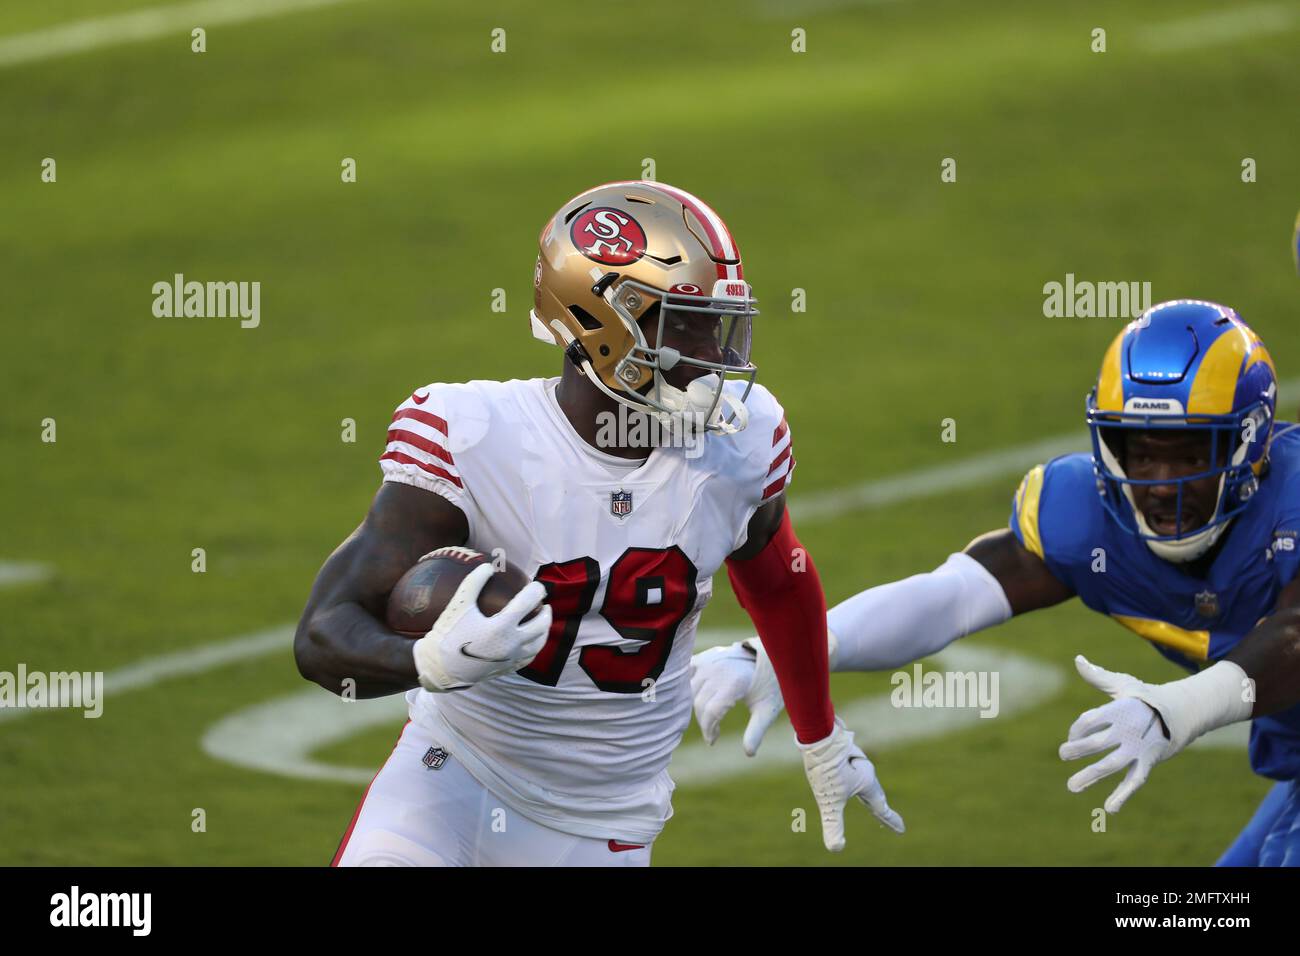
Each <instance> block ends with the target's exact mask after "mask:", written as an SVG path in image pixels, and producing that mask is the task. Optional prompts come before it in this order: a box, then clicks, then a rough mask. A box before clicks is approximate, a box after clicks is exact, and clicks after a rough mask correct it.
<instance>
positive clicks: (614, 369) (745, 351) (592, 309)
mask: <svg viewBox="0 0 1300 956" xmlns="http://www.w3.org/2000/svg"><path fill="white" fill-rule="evenodd" d="M538 244H539V246H540V252H539V254H538V256H537V268H536V271H535V272H534V274H533V290H534V293H533V310H532V312H531V313H530V316H531V319H532V326H533V334H534V335H535V336H536V337H537V338H539V339H541V340H542V341H544V342H549V343H551V344H552V345H560V346H563V348H564V350H565V355H566V356H567V357H568V359H569V361H571V362H572V363H573V364H574V366H576V367H577V368H578V369H579V370H580V371H581V372H582V373H583V374H584V375H586V376H587V378H588V379H589V380H590V381H591V382H592V384H594V385H595V386H596V387H597V388H598V389H600V390H601V391H602V392H604V393H605V394H606V395H608V396H610V397H611V398H613V399H615V400H616V401H618V402H621V403H622V404H624V405H627V406H629V407H631V408H634V409H637V410H639V411H642V412H646V413H648V414H651V415H653V416H655V417H657V418H659V419H660V420H661V421H663V422H665V423H669V422H675V423H682V422H686V423H688V424H693V425H694V426H695V427H697V428H699V427H702V428H703V429H704V430H706V431H716V432H724V433H727V432H736V431H740V430H741V429H742V428H744V427H745V424H746V422H747V421H748V415H747V413H746V411H745V406H744V400H745V397H746V396H748V395H749V390H750V388H751V387H752V386H753V383H754V376H755V375H756V374H757V372H758V369H757V368H756V367H755V366H754V364H753V363H752V362H750V360H749V352H750V342H751V335H752V332H751V322H752V318H753V316H755V315H757V314H758V313H757V310H756V309H755V308H754V304H755V301H756V300H755V299H754V298H753V296H752V294H751V290H750V287H749V284H748V283H747V282H746V281H745V278H744V271H743V269H742V267H741V261H740V250H739V249H738V248H737V247H736V243H735V241H734V240H733V239H732V238H731V233H730V231H728V229H727V227H726V225H725V224H724V223H723V221H722V220H721V218H719V217H718V214H717V213H715V212H714V211H713V210H712V209H710V208H709V207H708V206H707V205H705V204H704V203H703V202H701V201H700V200H699V199H696V198H695V197H694V196H692V195H691V194H690V193H688V192H686V191H685V190H682V189H677V188H674V187H672V186H667V185H664V184H663V183H656V182H644V181H636V180H633V181H630V182H619V183H607V184H606V185H604V186H597V187H595V188H594V189H589V190H587V191H586V192H584V193H582V194H580V195H578V196H575V197H574V198H573V199H570V200H569V201H568V202H567V203H565V204H564V205H563V206H562V207H561V208H560V210H559V211H558V212H557V213H556V214H555V215H554V216H552V217H551V219H550V221H549V222H547V224H546V226H545V228H543V229H542V234H541V238H540V239H539V241H538ZM652 310H657V312H658V331H657V333H656V335H655V338H654V340H653V341H648V340H647V337H646V335H645V334H644V332H643V331H642V328H641V325H640V324H639V320H641V319H643V318H645V316H646V315H647V314H648V313H651V312H652ZM669 315H671V316H672V317H673V320H674V322H682V321H683V320H686V321H691V320H694V321H696V322H698V321H700V320H704V321H708V322H710V323H711V326H710V327H709V331H710V336H709V337H710V339H711V342H710V348H709V350H708V351H709V353H710V354H714V353H715V352H716V354H717V355H719V356H720V357H721V361H710V360H708V359H706V358H700V357H697V356H695V355H685V354H682V352H680V351H679V350H677V349H675V348H671V347H668V346H665V345H664V322H665V318H666V317H668V316H669ZM712 346H716V349H714V348H713V347H712ZM679 365H688V366H693V367H696V368H701V369H705V370H706V371H705V372H704V373H702V374H701V375H700V376H699V377H697V378H695V379H694V380H693V381H691V382H690V383H689V385H687V387H686V388H677V387H675V386H673V385H671V384H669V382H668V381H667V380H666V379H665V378H664V374H663V373H665V372H668V371H670V370H672V369H673V368H675V367H677V366H679ZM728 375H732V376H745V377H746V378H747V379H748V381H747V383H746V385H745V389H744V392H743V394H740V395H739V396H738V397H737V395H736V394H734V391H735V390H729V391H726V392H724V386H725V384H726V381H727V376H728Z"/></svg>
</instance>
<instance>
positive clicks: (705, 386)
mask: <svg viewBox="0 0 1300 956" xmlns="http://www.w3.org/2000/svg"><path fill="white" fill-rule="evenodd" d="M655 380H656V383H657V385H658V387H659V401H660V402H661V403H662V404H663V405H664V407H665V408H667V409H668V411H667V413H663V412H660V413H659V414H660V415H661V416H665V415H666V417H667V419H668V420H667V421H665V422H664V424H672V425H675V426H683V427H684V426H687V425H689V426H690V427H691V428H692V429H693V430H695V431H704V430H707V431H715V432H721V433H722V434H724V435H732V434H735V433H736V432H738V431H743V430H744V429H745V426H746V425H748V424H749V409H748V408H746V407H745V403H744V402H742V401H740V400H739V399H738V398H736V397H735V396H733V395H728V394H727V393H726V392H723V391H720V386H721V382H720V381H719V378H718V374H717V373H716V372H710V373H709V374H708V375H701V376H700V377H699V378H697V379H695V380H694V381H692V382H691V383H690V384H689V385H687V386H686V388H685V389H680V388H676V387H675V386H672V385H669V384H668V382H667V381H666V380H665V379H664V377H663V375H662V374H661V373H660V372H657V371H656V372H655ZM714 396H717V400H716V401H715V399H714ZM650 414H654V412H651V413H650ZM728 419H731V420H730V421H728Z"/></svg>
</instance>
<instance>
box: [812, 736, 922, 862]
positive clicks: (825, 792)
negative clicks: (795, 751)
mask: <svg viewBox="0 0 1300 956" xmlns="http://www.w3.org/2000/svg"><path fill="white" fill-rule="evenodd" d="M796 743H798V742H797V741H796ZM798 746H799V749H800V750H801V751H802V752H803V769H804V773H805V774H807V775H808V784H809V786H811V787H812V792H813V796H814V797H815V798H816V799H817V807H818V809H819V810H820V811H821V818H822V842H823V843H825V844H826V849H828V850H831V851H833V852H838V851H840V850H842V849H844V805H845V804H846V803H848V802H849V798H850V797H857V798H858V799H859V800H861V801H862V802H863V803H865V804H866V805H867V806H868V807H869V808H870V810H871V812H872V813H873V814H874V815H875V817H876V819H877V820H879V821H880V822H881V823H883V824H884V825H885V826H887V827H889V829H891V830H893V831H894V832H895V833H902V832H903V830H904V827H903V818H902V817H900V816H899V815H898V814H897V813H895V812H894V811H893V810H891V809H889V804H888V803H887V802H886V801H885V791H884V790H883V789H882V788H881V786H880V782H879V781H878V780H877V779H876V768H875V767H873V766H872V765H871V761H870V760H868V759H867V755H866V754H864V753H863V752H862V748H860V747H859V746H858V745H857V744H855V743H854V742H853V733H852V731H850V730H848V729H847V728H846V727H845V726H844V721H842V720H840V719H839V718H838V717H836V718H835V729H834V730H832V731H831V733H830V736H829V737H826V738H825V739H824V740H819V741H817V742H816V743H813V744H798Z"/></svg>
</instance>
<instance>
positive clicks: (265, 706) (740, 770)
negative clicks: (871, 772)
mask: <svg viewBox="0 0 1300 956" xmlns="http://www.w3.org/2000/svg"><path fill="white" fill-rule="evenodd" d="M747 633H748V632H744V631H725V632H724V631H712V632H704V631H701V632H700V641H699V642H698V644H697V646H696V649H697V650H703V649H704V648H705V647H714V646H717V645H718V644H729V643H731V642H732V641H734V640H736V639H737V638H738V637H741V636H745V635H747ZM926 670H927V671H929V670H950V671H996V672H997V673H998V675H999V677H998V691H999V694H998V696H999V701H998V703H999V707H1000V709H999V714H998V716H999V717H1001V716H1004V715H1011V714H1016V713H1020V712H1023V711H1026V710H1029V709H1030V708H1032V707H1035V706H1037V705H1039V704H1041V703H1043V702H1045V701H1047V700H1048V699H1050V698H1051V697H1053V696H1054V695H1055V694H1056V693H1057V692H1058V691H1059V690H1060V689H1061V687H1062V686H1063V685H1064V683H1065V671H1064V669H1063V668H1061V667H1056V666H1053V665H1051V664H1047V663H1043V662H1041V661H1037V660H1034V659H1032V658H1030V657H1026V656H1025V655H1023V654H1017V653H1014V652H1011V651H1005V650H1001V649H994V648H987V647H980V646H978V645H972V644H969V643H967V644H966V645H965V646H954V647H949V648H948V649H946V650H944V651H942V652H941V653H940V654H938V655H936V657H934V658H931V659H929V664H928V666H927V667H926ZM839 715H840V716H841V717H842V718H843V719H844V722H845V723H846V724H848V725H849V727H850V728H852V729H853V730H854V731H855V732H856V734H857V740H858V743H859V744H860V745H861V746H862V748H863V749H864V750H866V751H868V752H869V753H872V754H875V753H877V752H879V751H881V750H885V749H888V748H890V747H897V746H900V745H902V744H909V743H913V742H915V741H918V740H924V739H926V738H929V737H938V736H942V735H944V734H948V733H952V732H954V731H957V730H961V729H973V728H974V727H975V725H978V724H980V723H984V722H985V720H984V719H983V718H981V717H980V716H979V709H978V708H977V707H970V708H938V709H929V708H896V707H894V706H893V705H892V704H891V703H890V700H889V693H888V692H886V693H882V694H875V695H873V696H870V697H866V698H859V699H857V700H854V701H853V702H852V703H850V704H848V705H846V706H845V707H843V708H841V709H840V710H839ZM405 719H406V698H405V696H404V695H402V694H396V695H393V696H392V697H384V698H380V699H378V700H366V701H353V702H344V701H342V700H340V699H339V698H337V697H335V696H334V695H333V694H330V693H328V692H326V691H324V690H320V689H316V688H312V689H308V690H305V691H296V692H294V693H292V694H288V695H285V696H283V697H277V698H275V699H274V700H270V701H267V702H265V703H262V704H255V705H254V706H252V707H247V708H245V709H244V710H240V711H237V712H236V713H233V714H230V715H229V716H227V717H224V718H222V719H221V720H220V721H218V722H217V723H215V724H213V725H212V726H211V727H210V728H209V729H208V730H207V732H206V733H205V734H204V735H203V741H202V747H203V751H204V753H206V754H208V755H209V756H211V757H215V758H217V759H218V760H222V761H225V762H226V763H230V764H233V765H235V766H237V767H243V768H245V769H248V770H259V771H263V772H265V773H270V774H275V775H277V776H281V777H294V778H297V779H301V780H329V781H336V782H339V783H349V784H365V783H368V782H369V781H370V779H371V778H372V777H373V776H374V775H375V770H376V768H375V767H369V768H366V767H343V766H338V765H336V764H328V763H323V762H321V761H319V760H316V759H313V757H312V756H311V755H312V754H313V753H314V752H316V751H318V750H320V749H321V748H323V747H327V746H329V745H331V744H335V743H338V742H340V741H343V740H347V739H348V738H350V737H352V736H354V735H356V734H358V733H360V732H361V731H363V730H368V729H370V728H372V727H376V726H381V725H388V726H390V727H392V728H393V730H394V733H396V731H397V729H398V728H399V727H400V725H401V722H402V721H403V720H405ZM993 719H996V718H989V720H993ZM1062 733H1064V730H1063V731H1062ZM1062 739H1064V737H1062ZM800 762H801V757H800V755H799V751H798V749H797V748H796V747H795V745H794V742H793V740H792V739H791V738H790V733H789V727H788V725H786V724H784V723H782V724H778V725H777V726H776V727H774V728H773V729H772V730H771V731H769V732H768V737H767V740H766V741H765V742H764V744H763V746H762V747H761V748H759V751H758V753H757V754H756V755H755V756H754V757H746V756H745V752H744V750H743V749H741V746H740V738H739V735H738V734H731V735H723V736H722V737H721V738H719V740H718V742H717V743H716V744H714V745H713V746H712V747H710V746H709V745H707V744H705V743H704V742H703V741H698V742H695V743H691V744H687V745H686V746H683V747H679V748H678V749H677V750H676V751H675V752H674V753H673V758H672V763H671V765H670V766H669V768H668V769H669V772H670V773H671V774H672V776H673V780H674V781H675V782H676V783H677V785H678V786H698V785H702V784H709V783H715V782H717V781H720V780H726V779H730V778H732V777H737V776H740V775H742V774H747V773H756V772H761V771H765V770H771V769H773V768H779V767H787V766H796V765H798V764H800Z"/></svg>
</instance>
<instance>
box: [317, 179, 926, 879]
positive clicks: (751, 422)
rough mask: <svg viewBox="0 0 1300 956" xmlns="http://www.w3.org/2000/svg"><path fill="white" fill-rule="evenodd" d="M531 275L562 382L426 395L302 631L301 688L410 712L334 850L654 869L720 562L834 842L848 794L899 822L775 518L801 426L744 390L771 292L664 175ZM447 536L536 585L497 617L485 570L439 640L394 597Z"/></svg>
mask: <svg viewBox="0 0 1300 956" xmlns="http://www.w3.org/2000/svg"><path fill="white" fill-rule="evenodd" d="M534 287H535V303H534V305H535V307H534V309H533V311H532V313H531V318H532V326H533V333H534V335H535V336H537V337H538V338H540V339H542V340H543V341H546V342H548V343H551V344H554V345H558V346H560V347H561V348H562V349H563V350H564V362H563V372H562V375H560V376H559V377H557V378H552V379H532V380H528V381H519V380H515V381H509V382H493V381H471V382H467V383H464V384H455V385H449V384H432V385H428V386H424V387H421V388H418V389H416V391H415V392H414V393H413V394H412V395H411V396H410V398H408V399H407V400H406V401H404V402H403V403H402V404H401V405H400V406H399V407H398V409H397V412H396V414H394V416H393V420H392V423H391V426H390V430H389V432H388V446H387V449H386V450H385V452H384V454H383V456H382V458H381V460H380V466H381V468H382V470H383V475H384V482H383V484H382V486H381V488H380V490H379V493H378V494H377V495H376V497H375V499H374V502H373V504H372V506H371V509H370V513H369V514H368V515H367V517H366V519H365V520H364V521H363V522H362V524H361V526H360V527H359V528H358V529H357V530H356V531H355V532H354V533H353V534H352V535H351V536H350V537H349V538H348V539H347V540H346V541H344V542H343V544H342V545H341V546H340V547H339V548H338V549H337V550H336V551H335V552H334V553H333V554H332V555H331V556H330V558H329V559H328V560H327V561H326V563H325V566H324V567H323V568H322V569H321V571H320V574H319V575H318V577H317V579H316V583H315V585H314V587H313V588H312V592H311V596H310V598H309V600H308V603H307V608H306V610H305V611H304V613H303V616H302V620H301V623H300V624H299V628H298V633H297V637H296V641H295V654H296V657H297V661H298V666H299V669H300V670H301V672H302V673H303V675H304V676H305V677H307V678H308V679H310V680H313V681H315V682H316V683H319V684H320V685H322V686H323V687H325V688H327V689H329V690H331V691H333V692H334V693H341V692H342V691H343V690H344V689H345V688H352V689H354V692H355V693H356V695H357V696H360V697H376V696H381V695H385V694H393V693H399V692H405V693H406V697H407V701H408V702H409V705H410V721H409V722H408V723H407V725H406V727H405V728H404V729H403V731H402V733H401V736H400V737H399V740H398V743H397V746H396V748H395V750H394V752H393V754H392V756H391V757H390V758H389V759H388V761H387V762H386V763H385V764H384V766H383V767H382V768H381V769H380V770H379V773H378V774H377V776H376V777H375V779H374V781H373V782H372V783H371V785H370V787H369V788H368V790H367V792H366V795H365V796H364V797H363V798H362V802H361V805H360V806H359V807H358V809H357V813H356V815H355V816H354V817H353V820H352V824H351V825H350V826H349V828H348V831H347V834H346V835H345V836H344V839H343V841H342V843H341V844H340V846H339V850H338V852H337V853H336V855H335V858H334V863H335V864H336V865H343V866H351V865H435V866H441V865H479V864H481V865H516V864H522V865H556V864H563V865H583V866H596V865H600V866H604V865H646V864H648V863H649V860H650V847H651V844H652V843H653V841H654V839H655V837H656V836H657V835H658V834H659V832H660V830H661V829H662V828H663V826H664V823H665V822H666V821H667V819H668V817H669V816H670V815H671V813H672V808H671V802H670V798H671V794H672V789H673V782H672V780H671V778H670V777H669V775H668V771H667V767H668V762H669V758H670V757H671V755H672V751H673V749H674V747H676V745H677V744H678V742H679V741H680V740H681V737H682V734H683V733H684V731H685V730H686V726H687V724H688V723H689V719H690V713H691V693H690V677H689V662H690V656H691V651H692V645H693V643H694V637H695V629H696V624H697V622H698V620H699V617H700V613H701V612H702V611H703V609H704V606H705V605H706V604H707V603H708V601H709V598H710V596H711V593H712V578H713V575H714V573H715V572H716V571H718V570H719V569H720V568H721V567H722V566H723V565H724V564H725V565H726V566H727V570H728V574H729V576H730V578H731V581H732V584H733V587H734V589H735V591H736V593H737V595H738V596H739V597H740V600H741V603H742V604H743V605H744V606H745V608H746V610H747V611H748V613H749V615H750V617H751V619H752V620H753V621H754V624H755V627H756V628H757V630H758V632H759V633H760V634H761V635H762V636H763V639H764V642H765V645H766V647H767V650H768V653H769V655H770V656H771V659H772V661H773V664H774V666H775V671H776V674H777V676H778V679H779V681H780V686H781V690H782V692H783V694H784V699H785V701H786V706H787V709H788V711H789V713H790V715H791V723H792V724H793V726H794V728H795V731H796V738H797V741H798V744H799V747H800V749H801V751H802V754H803V760H804V765H805V770H806V773H807V776H808V779H809V782H810V784H811V786H812V789H813V792H814V796H815V798H816V800H817V803H818V808H819V811H820V815H821V819H822V830H823V839H824V841H825V844H826V846H827V847H828V848H829V849H833V850H837V849H840V848H841V847H842V846H843V844H844V824H843V809H844V805H845V804H846V803H847V802H848V801H849V800H850V799H851V798H853V797H855V796H856V797H858V798H859V799H861V800H862V801H863V803H865V804H866V805H867V806H868V807H869V808H870V809H871V811H872V812H873V813H874V814H875V815H876V817H877V818H878V819H880V820H881V822H883V823H885V824H886V825H887V826H889V827H891V828H892V829H894V830H896V831H898V832H902V829H903V825H902V820H901V819H900V818H899V817H898V815H897V814H896V813H894V812H893V811H892V810H891V809H890V808H889V806H888V804H887V803H886V800H885V795H884V793H883V791H882V790H881V787H880V784H879V783H878V782H877V780H876V777H875V772H874V769H873V768H872V765H871V763H870V761H868V760H867V758H866V757H865V755H864V754H863V753H862V751H861V750H860V749H859V748H858V747H857V746H856V745H855V744H854V743H853V735H852V734H851V733H850V732H849V731H848V730H847V729H845V727H844V725H843V724H842V723H841V722H839V721H838V720H837V719H836V718H835V716H834V712H833V709H832V706H831V702H830V696H829V679H828V671H829V668H828V663H827V638H826V607H825V598H824V596H823V594H822V589H821V583H820V580H819V579H818V576H817V572H816V569H815V567H814V565H813V564H812V562H811V560H810V559H808V558H807V556H806V553H805V552H804V551H803V549H802V548H801V546H800V545H799V542H798V539H797V538H796V537H795V535H794V531H793V528H792V527H791V524H790V519H789V516H788V515H787V514H786V511H785V496H784V491H785V488H786V486H787V485H788V484H789V481H790V476H791V473H792V471H793V469H794V456H793V454H792V446H791V438H790V431H789V428H788V427H787V425H786V422H785V418H784V415H783V412H782V409H781V406H780V405H779V404H778V403H777V401H776V399H775V398H774V397H773V396H772V394H771V393H770V392H768V391H767V390H766V389H765V388H763V387H762V386H759V385H755V384H754V376H755V371H756V370H755V366H754V365H753V363H751V362H750V360H749V351H750V329H751V321H752V316H753V315H754V314H755V309H754V302H755V300H754V299H753V297H752V295H751V291H750V287H749V285H748V283H747V282H746V281H745V279H744V274H743V271H742V267H741V260H740V253H739V251H738V250H737V248H736V246H735V243H734V241H733V240H732V238H731V234H730V233H729V231H728V230H727V227H726V226H725V225H724V224H723V222H722V220H721V219H720V218H719V217H718V215H717V214H716V213H715V212H714V211H713V210H712V209H710V208H709V207H708V206H706V205H705V204H704V203H703V202H701V201H700V200H699V199H697V198H695V197H694V196H692V195H691V194H689V193H687V192H684V191H683V190H680V189H676V188H673V187H671V186H666V185H663V184H659V183H653V182H621V183H611V184H608V185H605V186H600V187H597V188H595V189H591V190H588V191H587V192H584V193H582V194H581V195H579V196H577V197H575V198H574V199H572V200H570V201H569V202H567V203H565V204H564V206H563V207H562V208H561V209H560V210H559V211H558V212H557V213H556V214H555V215H554V216H553V217H552V218H551V219H550V221H549V222H548V223H547V225H546V227H545V228H544V229H543V231H542V234H541V238H540V254H539V256H538V259H537V267H536V271H535V273H534ZM446 546H467V547H470V548H473V549H475V550H477V551H481V552H483V553H487V554H492V555H494V556H502V557H504V558H506V559H507V560H508V561H509V562H511V563H512V564H515V565H517V566H518V567H520V568H522V569H523V570H524V571H525V572H527V573H528V574H529V575H530V576H532V577H534V579H535V580H534V581H533V582H532V583H531V584H529V585H528V586H527V587H525V588H524V589H523V591H521V592H520V593H519V595H517V596H516V598H515V599H514V600H513V601H512V602H511V603H510V604H509V605H508V606H507V607H505V608H504V609H503V610H501V611H500V612H498V613H496V614H493V615H490V616H485V615H483V614H481V613H480V612H479V610H478V606H477V603H476V599H477V596H478V592H479V591H480V590H481V588H482V587H483V585H484V583H485V582H486V580H487V579H488V578H489V577H490V576H491V573H492V570H491V567H490V566H488V565H483V566H481V567H480V568H478V569H476V570H475V571H473V572H471V573H470V575H469V576H467V577H466V579H465V581H464V582H463V583H462V584H461V586H460V588H459V589H458V590H457V592H456V594H455V596H454V597H453V599H452V600H451V602H450V603H449V604H448V606H447V608H446V609H445V610H444V611H443V613H442V615H441V616H440V617H439V619H438V621H437V624H436V625H435V627H434V628H433V629H432V630H431V631H430V632H429V633H428V634H427V635H426V636H424V637H423V638H421V639H419V640H416V641H411V640H410V639H408V638H406V637H403V636H401V635H399V634H396V633H394V632H393V631H390V630H389V629H388V628H387V627H386V626H385V625H384V623H383V620H384V609H385V604H386V600H387V597H388V594H389V592H390V591H391V590H392V588H393V585H394V584H395V583H396V582H397V580H398V579H399V578H400V577H401V576H402V574H403V573H404V572H405V571H406V570H407V569H408V568H410V567H411V566H412V565H414V564H415V563H416V562H417V561H418V560H419V559H420V558H421V556H423V555H424V554H426V553H428V552H430V551H432V550H434V549H437V548H440V547H446ZM543 601H544V602H545V603H544V605H543V607H542V609H541V611H540V612H539V613H538V614H536V615H535V616H532V617H529V616H528V615H529V614H530V612H532V611H533V610H534V609H535V608H536V607H537V606H538V604H539V603H541V602H543Z"/></svg>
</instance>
